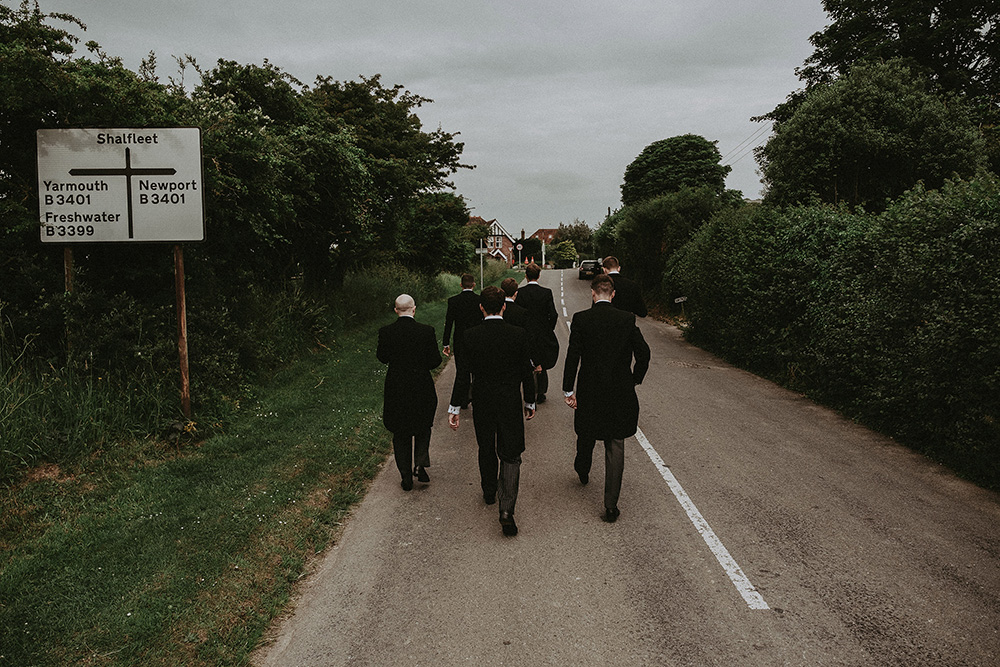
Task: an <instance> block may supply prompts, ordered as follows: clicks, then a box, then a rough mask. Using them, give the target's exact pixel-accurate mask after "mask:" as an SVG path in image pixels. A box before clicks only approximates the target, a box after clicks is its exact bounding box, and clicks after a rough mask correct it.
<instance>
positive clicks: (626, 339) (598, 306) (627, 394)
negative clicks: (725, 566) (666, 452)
mask: <svg viewBox="0 0 1000 667" xmlns="http://www.w3.org/2000/svg"><path fill="white" fill-rule="evenodd" d="M590 289H591V296H592V298H593V301H594V305H593V306H592V307H591V308H590V309H588V310H581V311H580V312H578V313H576V314H575V315H574V316H573V322H572V324H571V326H570V334H569V345H568V346H567V348H566V366H565V369H564V372H563V392H564V394H565V396H566V404H567V405H568V406H570V407H571V408H573V409H575V410H576V414H575V415H574V417H573V427H574V430H575V431H576V436H577V440H576V459H575V460H574V462H573V467H574V469H575V470H576V472H577V474H578V475H579V476H580V482H581V483H583V484H586V483H587V482H588V481H589V478H590V467H591V463H592V461H593V454H594V445H595V444H596V442H597V441H598V440H603V441H604V462H605V481H604V516H603V518H604V520H605V521H608V522H614V521H615V520H617V519H618V515H619V514H620V512H619V510H618V496H619V494H620V493H621V485H622V471H623V469H624V467H625V438H628V437H631V436H633V435H635V433H636V431H637V430H638V425H639V399H638V397H637V396H636V393H635V386H636V385H638V384H642V380H643V378H644V377H645V376H646V371H647V370H648V369H649V346H648V345H647V344H646V341H645V339H644V338H643V337H642V332H640V331H639V327H637V326H636V324H635V315H633V314H632V313H629V312H627V311H624V310H619V309H617V308H615V307H614V306H612V305H611V300H612V298H613V297H614V283H612V282H611V278H609V277H608V276H606V275H601V276H597V277H596V278H594V280H593V282H591V288H590ZM633 359H635V365H634V366H633V364H632V360H633ZM578 368H579V376H577V369H578ZM574 385H575V386H576V390H575V392H574V389H573V387H574Z"/></svg>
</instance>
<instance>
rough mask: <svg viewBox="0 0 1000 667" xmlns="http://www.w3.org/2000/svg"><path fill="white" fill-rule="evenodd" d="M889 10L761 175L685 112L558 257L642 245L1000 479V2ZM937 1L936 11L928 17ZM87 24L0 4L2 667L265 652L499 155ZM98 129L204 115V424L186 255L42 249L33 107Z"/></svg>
mask: <svg viewBox="0 0 1000 667" xmlns="http://www.w3.org/2000/svg"><path fill="white" fill-rule="evenodd" d="M882 4H883V5H884V7H882V9H884V11H875V9H872V7H871V5H870V3H861V2H832V0H830V1H826V2H824V6H825V7H826V8H827V10H828V12H829V13H830V14H831V25H830V27H828V28H827V29H826V30H825V31H824V32H823V33H820V34H818V35H816V36H814V37H813V44H814V45H815V46H816V49H817V50H816V53H815V54H814V55H813V56H812V57H810V59H809V60H807V62H806V63H805V66H804V68H803V69H802V70H801V72H800V74H801V76H802V78H803V81H804V82H805V88H804V89H803V90H801V91H797V92H796V93H793V94H792V95H791V96H790V97H789V99H788V101H787V102H785V103H783V104H781V105H779V107H778V108H776V109H775V110H773V111H772V112H770V113H768V114H766V115H765V116H762V117H761V118H762V120H767V121H770V122H772V123H773V133H772V136H771V139H770V140H769V141H768V143H767V144H766V145H764V146H762V147H760V149H759V150H758V153H757V158H758V163H759V164H760V166H761V171H762V174H763V176H764V180H765V184H766V186H767V190H766V193H765V197H764V200H763V202H761V203H749V202H745V201H744V200H743V199H742V196H741V195H740V193H736V192H733V191H730V190H726V189H725V187H724V181H725V176H726V173H727V172H728V168H727V167H725V166H724V165H722V158H721V155H720V154H719V152H718V150H717V148H716V146H715V143H714V142H711V141H709V140H707V139H705V138H703V137H698V136H695V135H690V134H685V135H679V136H677V137H671V138H668V139H665V140H662V141H658V142H655V143H654V144H651V145H650V146H649V147H647V148H646V149H645V150H643V151H642V153H641V154H640V155H639V157H637V159H636V161H635V163H634V164H633V165H630V167H629V168H628V170H626V172H625V174H624V183H623V186H622V207H621V208H620V209H619V210H617V211H615V212H613V213H611V214H610V215H609V216H608V218H607V219H606V220H605V221H604V223H603V224H602V225H601V227H600V228H599V229H598V230H597V231H596V232H594V233H593V234H591V232H590V230H589V228H588V227H587V225H586V224H585V223H582V222H580V221H578V220H577V221H575V222H574V223H572V224H570V225H562V224H561V225H560V226H559V233H558V234H557V238H556V239H555V242H554V243H553V244H552V247H551V248H550V249H549V252H550V253H551V254H550V258H551V261H552V262H553V263H555V264H556V265H557V266H565V265H570V264H572V262H573V261H575V260H576V259H577V258H578V257H580V256H604V255H607V254H616V255H618V257H619V258H620V260H621V263H622V265H623V267H625V271H626V272H630V273H632V275H633V277H634V278H635V279H636V280H638V281H639V282H640V283H641V284H642V285H643V286H644V288H645V289H646V293H647V295H648V297H649V299H650V300H651V301H653V302H655V303H656V304H658V310H659V312H660V313H662V314H667V315H672V316H676V317H678V318H679V321H680V322H681V324H682V326H683V327H684V329H685V332H686V335H687V336H688V337H689V338H690V339H691V340H692V341H693V342H695V343H697V344H700V345H703V346H705V347H707V348H709V349H711V350H713V351H715V352H717V353H719V354H721V355H723V356H725V357H726V358H728V359H729V360H731V361H732V362H733V363H736V364H739V365H741V366H743V367H746V368H748V369H751V370H753V371H755V372H758V373H761V374H762V375H765V376H767V377H770V378H773V379H775V380H777V381H779V382H782V383H784V384H785V385H787V386H789V387H791V388H793V389H796V390H798V391H802V392H804V393H807V394H808V395H810V396H813V397H815V398H817V399H818V400H821V401H824V402H826V403H828V404H829V405H832V406H834V407H836V408H837V409H839V410H842V411H843V412H844V413H845V414H847V415H849V416H851V417H853V418H855V419H857V420H859V421H861V422H863V423H865V424H868V425H870V426H873V427H875V428H878V429H880V430H882V431H883V432H885V433H888V434H890V435H892V436H894V437H896V438H898V439H899V440H900V441H901V442H903V443H905V444H908V445H910V446H912V447H914V448H915V449H918V450H920V451H923V452H925V453H927V454H929V455H931V456H933V457H935V458H936V459H938V460H940V461H942V462H944V463H947V464H948V465H949V466H951V467H952V468H953V469H955V470H957V471H958V472H960V473H961V474H963V475H965V476H966V477H968V478H970V479H974V480H976V481H977V482H978V483H980V484H982V485H984V486H987V487H991V488H1000V426H998V421H1000V398H998V397H1000V339H998V337H997V335H996V334H997V331H1000V259H998V258H1000V217H998V216H1000V213H998V211H1000V181H998V179H997V176H996V175H995V174H996V173H997V169H998V165H1000V133H998V132H997V129H996V128H997V126H998V120H1000V108H998V100H1000V79H998V78H997V77H998V75H997V72H1000V67H997V65H998V63H996V62H995V53H996V50H995V44H996V42H997V40H998V32H997V26H1000V15H997V13H996V11H995V10H993V9H985V8H984V9H982V10H976V11H975V12H973V13H972V14H971V15H970V14H969V12H967V11H966V13H965V14H961V13H954V14H953V13H952V11H951V10H949V9H948V8H946V7H945V8H942V6H940V3H931V2H929V0H927V1H925V0H909V1H907V2H903V1H902V0H894V1H892V2H887V3H882ZM955 11H956V12H958V10H955ZM897 15H898V16H899V17H901V18H898V19H896V18H894V17H896V16H897ZM914 15H921V16H926V17H928V21H930V19H931V18H933V19H934V20H933V22H931V23H929V27H928V30H926V31H901V30H899V29H898V28H899V25H898V23H899V21H903V20H910V17H912V16H914ZM83 32H84V29H83V25H82V23H81V21H79V20H77V19H75V18H74V17H71V16H68V15H64V14H48V13H46V12H43V11H42V10H41V9H40V7H39V5H38V4H36V3H34V2H31V1H25V2H21V3H16V4H15V3H12V2H11V1H10V0H0V87H2V90H3V91H4V96H3V97H4V101H3V104H0V146H3V151H0V244H2V248H3V252H2V253H0V663H9V664H16V665H43V666H44V665H64V664H81V665H136V664H142V665H227V664H231V665H241V664H246V663H247V661H248V656H249V654H250V652H251V651H252V650H253V648H254V647H255V646H256V645H257V643H258V642H259V641H260V639H261V637H262V636H263V633H264V632H265V631H266V629H267V627H268V625H269V624H270V622H271V620H272V619H273V618H274V617H275V616H276V615H277V614H279V613H280V611H281V609H282V608H283V605H284V604H285V603H286V602H287V600H288V598H289V595H290V594H291V591H292V589H293V586H294V583H295V582H296V581H297V579H298V578H299V577H300V576H302V574H303V572H304V571H305V567H306V564H307V562H308V559H309V557H310V556H311V555H312V554H315V553H317V552H318V551H320V550H321V549H323V548H324V547H325V546H327V545H329V544H330V543H331V541H332V540H335V539H336V536H337V528H338V524H339V522H340V520H341V519H342V518H343V516H344V515H345V513H347V512H348V511H349V509H350V507H351V505H352V504H353V503H355V502H357V500H359V499H360V498H361V497H362V496H363V494H364V492H365V490H366V488H367V485H368V483H369V482H370V480H371V479H372V477H373V476H374V475H375V473H376V472H377V470H378V468H379V466H380V464H381V462H382V461H383V460H384V458H385V456H386V454H387V452H388V451H389V449H390V447H389V439H388V437H387V433H386V432H385V430H384V429H383V428H382V425H381V420H380V411H381V386H382V378H383V376H384V368H383V367H381V365H380V364H378V362H377V361H376V360H375V356H374V350H373V346H374V342H375V334H376V331H377V328H378V327H379V326H380V325H382V324H385V323H387V322H389V321H391V319H392V317H393V315H392V312H391V304H392V300H393V299H394V297H395V296H396V295H397V294H399V293H400V292H404V291H405V292H408V293H410V294H412V295H413V296H414V297H415V298H416V300H417V303H418V305H419V309H418V313H419V314H418V319H420V320H421V321H423V322H427V323H429V324H433V325H434V326H435V327H436V328H437V329H438V333H439V335H440V333H441V327H442V324H443V318H444V308H445V306H444V302H443V298H444V297H446V296H448V295H450V294H453V293H455V292H457V291H458V278H457V277H456V275H455V274H456V273H460V272H462V271H465V270H468V269H470V268H471V269H472V270H473V272H478V260H477V258H476V255H475V247H476V246H477V241H478V236H477V235H481V234H482V230H481V229H480V228H478V227H477V226H475V225H472V226H470V225H468V222H469V210H468V207H467V206H466V204H465V202H464V200H463V199H462V197H461V196H460V195H458V194H456V193H454V192H453V188H452V186H451V184H450V183H449V182H448V178H449V177H450V176H451V174H454V173H455V172H456V171H457V170H458V169H464V168H471V167H470V166H469V165H464V164H462V163H461V153H462V150H463V145H462V144H461V143H460V142H458V141H457V134H453V133H448V132H445V131H443V130H441V129H438V130H434V131H426V130H425V129H424V128H423V127H422V126H421V123H420V120H419V117H418V111H419V109H420V107H421V106H422V105H424V104H428V103H430V102H431V101H430V100H428V99H426V98H422V97H420V96H419V95H417V94H415V93H412V92H410V91H408V90H406V89H405V88H403V87H402V86H401V85H390V86H387V85H384V84H383V82H382V81H381V79H380V77H379V76H378V75H372V76H371V77H369V78H365V77H362V78H361V79H360V80H359V81H334V80H332V79H330V78H329V77H325V76H322V75H319V76H317V78H316V79H315V81H314V82H312V83H310V84H308V85H307V84H303V83H302V82H300V81H297V80H295V79H294V78H293V77H291V76H289V75H288V74H287V73H285V72H283V71H282V70H281V69H280V68H279V67H277V66H275V65H273V64H271V63H269V62H266V61H265V62H264V63H263V64H262V65H242V64H239V63H235V62H232V61H226V60H221V61H219V62H218V63H215V64H214V65H212V66H202V65H201V64H199V63H196V62H194V61H193V60H191V59H190V58H182V59H180V60H179V61H178V62H177V63H176V65H177V72H176V74H174V75H173V76H168V77H166V79H162V78H161V75H160V74H159V73H158V68H157V62H156V58H155V54H150V56H149V58H148V59H147V60H146V61H145V62H144V63H143V64H142V66H141V68H140V71H139V72H131V71H129V70H127V69H126V68H125V67H124V66H123V65H122V63H121V62H120V60H118V59H116V58H115V57H114V56H113V55H109V54H107V53H105V52H104V51H103V50H102V49H101V47H100V46H99V45H97V44H93V43H85V44H84V48H85V52H84V53H82V54H81V51H80V45H81V42H82V38H81V35H82V33H83ZM945 37H947V39H945ZM862 38H863V39H862ZM949 40H951V41H952V42H953V43H952V44H950V45H949V43H948V41H949ZM858 44H861V45H864V48H861V47H857V46H856V45H858ZM865 49H867V50H865ZM955 53H959V54H960V55H961V57H954V58H953V57H951V55H953V54H955ZM950 54H951V55H950ZM38 82H45V83H46V85H44V86H39V85H38ZM123 98H127V99H129V100H130V104H129V105H127V107H122V106H121V105H120V104H119V101H120V100H121V99H123ZM91 126H101V127H129V126H135V127H140V126H151V127H159V126H165V127H172V126H198V127H201V128H202V132H203V134H202V137H203V148H204V156H205V162H204V181H205V189H206V197H205V201H206V218H207V229H208V237H207V240H206V241H205V242H204V243H202V244H197V245H190V246H188V247H186V249H185V250H186V260H185V263H186V267H187V276H188V280H187V301H188V334H189V346H190V350H191V375H192V398H193V400H194V414H193V416H192V418H190V419H188V418H186V417H185V416H184V415H183V414H182V413H181V410H180V401H179V395H178V394H179V390H178V385H179V381H178V378H177V374H178V373H177V370H176V363H177V362H176V323H175V320H174V294H173V275H172V264H171V254H170V251H169V248H167V247H163V246H127V247H122V246H113V245H102V246H77V247H76V248H75V257H74V275H73V283H72V286H73V288H72V290H67V289H66V286H65V283H64V277H63V268H64V266H63V249H62V248H61V247H53V246H43V245H42V244H40V243H39V240H38V227H37V225H38V222H37V210H36V209H35V202H36V201H37V194H38V193H37V182H36V174H35V131H36V130H37V129H41V128H49V127H91ZM540 251H541V249H540V246H539V247H535V246H533V245H530V246H529V245H528V244H525V248H524V253H525V256H538V255H539V254H540ZM487 272H488V273H487V277H486V280H485V282H486V283H487V284H498V283H499V282H500V280H501V279H502V278H503V277H506V275H508V274H507V272H506V268H505V267H503V266H499V265H495V264H492V263H488V264H487ZM679 297H687V300H686V301H684V302H683V306H680V305H677V304H675V299H677V298H679ZM682 307H683V310H681V308H682Z"/></svg>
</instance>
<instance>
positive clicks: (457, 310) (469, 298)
mask: <svg viewBox="0 0 1000 667" xmlns="http://www.w3.org/2000/svg"><path fill="white" fill-rule="evenodd" d="M482 321H483V311H481V310H479V295H478V294H476V293H475V292H473V291H472V290H462V291H461V292H459V293H458V294H456V295H455V296H453V297H450V298H449V299H448V310H447V311H446V312H445V316H444V344H445V345H448V346H450V347H452V348H453V349H454V351H455V354H460V353H461V349H462V332H463V331H465V330H466V329H468V328H469V327H474V326H476V325H477V324H479V323H480V322H482ZM452 328H454V330H455V342H454V343H451V342H449V341H451V332H452Z"/></svg>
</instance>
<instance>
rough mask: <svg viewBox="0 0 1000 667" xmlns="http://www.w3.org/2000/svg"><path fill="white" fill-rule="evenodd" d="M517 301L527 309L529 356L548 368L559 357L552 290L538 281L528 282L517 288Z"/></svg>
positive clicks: (556, 317) (554, 363) (557, 315)
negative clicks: (530, 348)
mask: <svg viewBox="0 0 1000 667" xmlns="http://www.w3.org/2000/svg"><path fill="white" fill-rule="evenodd" d="M517 303H518V304H519V305H520V306H521V307H523V308H524V309H525V310H527V311H528V324H527V326H526V327H525V328H526V329H527V330H528V336H529V338H530V340H531V347H532V350H531V356H532V359H534V361H535V363H538V364H541V366H542V368H545V369H549V368H552V367H553V366H555V365H556V360H558V359H559V341H558V340H557V339H556V332H555V328H556V322H558V321H559V313H557V312H556V302H555V299H554V298H553V297H552V290H550V289H549V288H548V287H542V286H541V285H539V284H538V283H528V284H527V285H525V286H524V287H521V288H519V289H518V290H517Z"/></svg>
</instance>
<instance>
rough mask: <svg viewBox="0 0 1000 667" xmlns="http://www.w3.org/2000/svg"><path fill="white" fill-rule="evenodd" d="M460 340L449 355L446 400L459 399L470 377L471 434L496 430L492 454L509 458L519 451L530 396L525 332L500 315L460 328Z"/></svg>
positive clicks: (531, 384)
mask: <svg viewBox="0 0 1000 667" xmlns="http://www.w3.org/2000/svg"><path fill="white" fill-rule="evenodd" d="M463 344H464V345H465V348H464V350H465V353H464V354H463V355H462V356H460V357H458V358H457V359H456V360H455V361H456V366H455V386H454V388H453V389H452V393H451V404H452V405H461V404H462V402H463V400H464V397H465V396H468V395H469V384H470V383H471V385H472V418H473V420H474V422H475V425H476V434H477V439H478V437H479V434H480V433H484V434H492V433H500V432H501V431H502V432H503V436H502V437H500V438H498V439H497V444H498V451H497V454H498V455H499V457H500V458H501V459H503V460H505V461H510V460H513V459H514V458H516V457H517V456H519V455H520V454H521V452H523V451H524V413H523V410H524V403H534V402H535V382H534V373H533V371H532V367H531V359H530V354H529V348H528V337H527V334H526V333H525V331H524V329H522V328H521V327H517V326H514V325H513V324H510V323H508V322H504V321H503V320H502V319H487V320H485V321H484V322H483V323H482V324H480V325H479V326H476V327H472V328H471V329H468V330H467V331H466V332H465V340H464V341H463ZM522 398H523V401H522ZM501 448H502V449H503V451H500V449H501Z"/></svg>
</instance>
